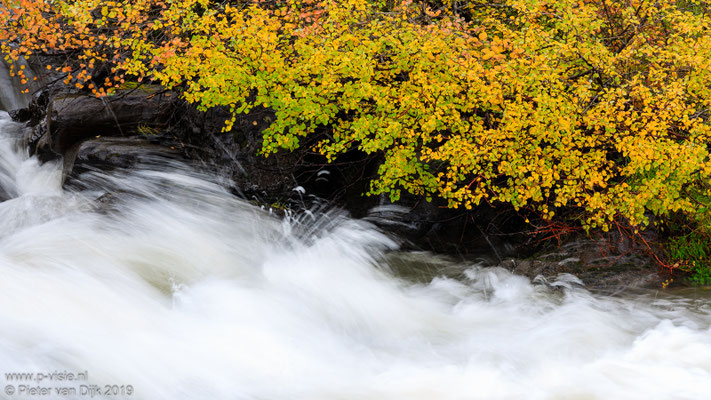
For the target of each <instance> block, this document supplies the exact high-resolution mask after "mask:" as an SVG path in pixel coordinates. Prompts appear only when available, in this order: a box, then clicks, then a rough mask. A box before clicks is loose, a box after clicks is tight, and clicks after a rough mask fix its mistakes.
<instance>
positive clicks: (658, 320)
mask: <svg viewBox="0 0 711 400" xmlns="http://www.w3.org/2000/svg"><path fill="white" fill-rule="evenodd" d="M1 118H2V121H0V125H1V126H0V130H2V132H3V133H2V137H1V138H0V185H2V186H1V187H2V192H5V193H6V194H7V197H9V198H10V199H9V200H7V201H4V202H2V203H0V327H2V329H0V373H1V374H3V375H0V381H1V382H2V386H3V387H4V386H5V385H7V384H13V385H15V386H18V385H19V384H20V383H18V382H16V381H13V382H10V381H8V380H7V378H6V377H5V376H4V374H6V373H13V372H29V373H37V372H52V371H70V372H72V371H76V372H80V371H88V372H89V382H56V381H55V382H53V381H50V380H48V379H44V380H43V381H42V382H39V383H38V382H26V383H24V384H27V385H29V386H33V387H36V386H43V387H52V388H56V387H75V388H77V389H78V388H79V385H80V384H97V385H100V387H103V386H104V385H114V384H115V385H129V384H130V385H132V387H133V388H134V390H135V391H134V392H133V394H132V395H131V396H118V397H115V396H114V398H132V399H150V400H159V399H170V400H175V399H288V400H295V399H309V400H315V399H316V400H317V399H324V400H326V399H328V400H334V399H428V400H430V399H707V398H711V331H710V330H709V326H710V323H711V315H710V313H709V304H708V303H706V302H704V301H702V300H698V301H694V300H690V299H683V298H680V299H675V298H673V297H669V298H665V299H659V300H655V299H654V298H653V297H643V298H626V299H621V298H610V297H603V296H597V295H593V294H591V293H589V292H587V291H585V290H584V289H583V288H581V287H580V286H579V285H578V284H577V283H576V280H575V279H574V278H573V277H561V280H560V281H558V282H557V283H556V285H554V286H551V285H546V284H533V283H531V282H530V281H529V280H528V279H526V278H523V277H519V276H515V275H512V274H511V273H509V272H507V271H505V270H502V269H497V268H482V267H480V266H461V268H462V270H465V271H466V273H465V276H466V278H464V279H461V280H454V279H449V278H444V277H441V278H437V279H434V280H433V281H431V282H427V283H415V282H409V281H406V280H404V279H401V278H398V277H396V276H394V275H393V273H392V272H391V271H390V268H389V267H388V265H387V261H386V260H387V258H386V257H384V254H385V253H386V252H388V251H390V250H394V249H395V248H396V244H395V243H394V242H393V241H392V240H391V239H389V238H388V237H386V236H385V235H383V234H382V233H380V232H379V231H377V230H376V229H375V228H373V227H372V226H370V225H368V224H367V223H364V222H359V221H354V220H351V219H348V218H346V217H344V216H342V215H340V214H338V213H326V214H323V215H320V216H315V217H313V218H311V217H308V216H307V217H304V218H302V219H300V220H299V221H298V222H295V220H294V219H285V220H280V219H278V218H275V217H272V216H270V215H268V213H265V212H263V211H261V210H259V209H257V208H256V207H253V206H251V205H249V204H246V203H244V202H242V201H240V200H237V199H235V198H234V197H233V196H231V195H230V194H229V192H228V191H227V190H225V189H223V188H222V187H221V186H220V185H219V184H217V183H214V182H212V181H211V180H210V179H208V178H207V177H205V176H201V175H200V174H198V173H196V172H194V171H192V170H190V169H189V168H188V167H186V166H183V165H181V164H180V163H177V162H170V161H165V160H163V161H160V160H156V161H155V162H154V163H149V164H148V165H146V166H144V167H143V168H139V169H137V170H134V171H132V172H127V171H123V172H120V171H119V172H114V173H111V174H102V173H97V172H93V173H88V174H86V175H84V176H83V177H82V183H83V185H84V186H85V188H84V189H82V190H77V191H74V192H68V191H62V190H61V188H60V183H59V181H60V176H61V174H60V171H59V166H58V165H44V166H40V165H39V164H38V163H37V162H36V160H34V159H31V158H29V157H27V155H26V152H24V151H21V150H18V149H17V146H16V141H15V139H14V138H16V137H17V135H18V134H19V129H20V128H19V127H18V126H17V125H15V124H12V123H10V122H8V121H7V116H6V115H2V116H1ZM106 192H111V193H112V195H110V196H103V197H101V196H102V195H103V194H104V193H106ZM100 197H101V199H99V198H100ZM97 199H99V200H97ZM423 257H424V256H423ZM5 396H7V395H5ZM97 397H98V396H96V397H94V398H97ZM111 397H112V396H107V398H111ZM7 398H30V396H28V395H26V396H24V397H22V396H20V395H17V394H15V395H14V396H7ZM43 398H62V399H67V398H77V399H85V398H88V396H86V395H81V393H80V392H77V395H76V396H60V395H58V394H56V393H54V392H53V393H52V394H51V395H49V396H43Z"/></svg>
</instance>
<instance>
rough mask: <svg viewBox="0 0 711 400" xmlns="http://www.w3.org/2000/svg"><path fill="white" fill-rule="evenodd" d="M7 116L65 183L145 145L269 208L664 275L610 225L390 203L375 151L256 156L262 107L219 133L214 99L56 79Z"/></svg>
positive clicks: (566, 263)
mask: <svg viewBox="0 0 711 400" xmlns="http://www.w3.org/2000/svg"><path fill="white" fill-rule="evenodd" d="M11 115H12V117H13V118H14V119H15V120H16V121H19V122H24V123H26V124H27V126H28V129H27V131H26V132H27V133H26V135H25V138H24V141H25V143H26V145H27V146H28V148H29V149H30V152H31V153H32V154H35V155H37V156H38V157H39V158H40V159H41V160H43V161H48V160H52V159H58V158H60V159H62V160H63V163H64V179H65V185H69V186H71V185H73V184H75V183H76V182H77V181H78V179H77V177H78V176H80V175H81V174H82V173H83V172H85V171H88V170H93V169H102V170H107V169H115V168H131V166H132V165H135V163H137V162H139V161H141V159H142V157H143V156H144V155H151V154H161V155H163V156H165V157H171V158H180V159H182V160H185V161H186V162H190V163H192V164H193V165H195V167H196V168H200V169H203V170H208V171H210V172H211V173H213V174H216V175H218V176H221V177H223V178H225V180H224V181H225V182H232V185H231V186H232V191H233V192H234V194H235V195H236V196H239V197H242V198H244V199H246V200H248V201H251V202H254V203H255V204H258V205H260V206H264V207H268V208H272V209H273V210H275V211H276V212H281V211H282V210H285V209H290V210H295V211H297V212H298V211H299V210H305V209H314V208H323V207H338V208H342V209H345V210H346V211H348V212H349V213H350V214H351V215H352V216H353V217H356V218H365V219H367V220H369V221H371V222H373V223H375V224H377V225H378V226H380V227H381V228H382V229H384V230H386V231H388V232H392V233H393V235H394V236H395V237H397V238H399V240H401V241H402V244H403V246H404V247H405V248H409V249H414V250H425V251H434V252H437V253H442V254H449V255H452V256H454V257H457V258H464V259H480V258H484V259H485V260H486V262H487V263H489V264H494V265H497V264H498V265H501V266H502V267H505V268H507V269H509V270H513V271H515V272H517V273H520V274H523V275H526V276H529V277H531V278H535V277H537V276H542V277H545V278H549V279H550V278H553V277H555V276H557V275H558V274H561V273H572V274H574V275H576V276H578V277H580V278H581V279H582V280H583V282H584V283H586V284H587V285H589V286H591V287H600V288H607V287H612V286H659V285H660V284H661V281H662V280H664V276H663V274H660V273H659V272H660V269H659V268H658V267H657V266H656V265H655V264H654V263H653V262H651V260H650V259H649V257H645V256H643V254H644V253H645V251H647V250H648V249H645V248H644V246H643V245H642V243H635V242H633V241H630V240H629V239H624V238H622V237H621V236H619V235H618V236H617V237H611V236H609V235H608V237H606V238H605V237H599V238H598V239H597V240H590V239H589V238H586V237H585V236H583V235H581V234H574V235H569V236H567V237H564V238H563V241H562V242H558V241H549V240H545V239H546V238H545V235H535V234H534V233H533V232H532V228H531V226H530V225H528V224H526V223H525V222H524V220H523V219H524V218H523V217H521V216H520V215H519V213H516V212H514V210H513V209H511V208H510V207H506V206H498V207H496V208H495V207H491V206H482V207H479V208H478V209H475V210H472V211H465V210H451V209H448V208H446V207H445V206H444V205H442V204H436V203H429V202H426V201H424V200H423V199H421V198H416V197H413V196H406V197H404V198H403V199H401V201H400V202H398V204H391V203H390V202H389V201H388V199H387V198H385V197H367V196H363V195H362V194H363V193H364V192H365V191H367V188H368V183H369V180H370V178H371V177H372V176H373V175H374V174H375V173H376V170H377V166H378V162H379V159H378V158H377V157H373V156H366V155H365V154H362V153H359V152H357V151H354V152H351V153H349V154H346V155H345V156H343V157H341V158H339V159H338V160H336V162H334V163H331V164H329V163H326V160H325V159H323V158H322V157H321V156H319V155H318V154H315V153H313V152H311V151H310V150H309V147H308V146H302V147H301V150H298V151H295V152H292V153H287V152H283V153H279V154H277V155H272V156H270V157H268V158H267V157H264V156H262V155H260V154H259V150H260V147H261V132H262V131H263V129H265V128H266V127H267V126H268V125H269V124H270V123H271V121H272V119H273V115H272V113H271V112H270V111H269V110H266V109H256V110H253V111H252V112H250V113H249V114H245V115H242V116H240V117H239V118H238V120H237V121H236V123H235V125H234V127H233V129H232V130H231V131H230V132H222V131H221V129H222V126H223V124H224V120H225V119H226V118H227V117H228V114H227V113H226V112H225V111H224V110H220V109H215V110H211V111H209V112H200V111H197V110H196V109H195V108H194V107H192V106H191V105H190V104H188V103H186V102H185V101H183V100H181V99H180V97H179V96H178V95H177V94H175V93H171V92H164V91H162V90H161V88H159V87H152V86H138V87H134V88H131V89H125V90H122V91H119V92H118V93H116V94H115V95H113V96H110V97H106V98H103V99H97V98H95V97H93V96H90V95H86V94H82V93H72V92H68V91H67V90H66V88H61V87H60V88H57V87H56V86H55V87H43V88H41V89H38V91H37V93H36V94H35V95H34V96H33V97H32V99H31V102H30V103H29V105H28V106H27V107H25V108H22V109H16V110H12V111H11ZM631 255H634V256H631Z"/></svg>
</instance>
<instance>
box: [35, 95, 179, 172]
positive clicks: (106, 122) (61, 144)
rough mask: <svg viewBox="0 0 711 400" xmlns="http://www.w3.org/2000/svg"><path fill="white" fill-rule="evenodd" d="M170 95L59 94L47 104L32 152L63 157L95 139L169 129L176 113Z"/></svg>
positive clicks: (48, 156) (36, 127) (46, 156)
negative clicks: (107, 95)
mask: <svg viewBox="0 0 711 400" xmlns="http://www.w3.org/2000/svg"><path fill="white" fill-rule="evenodd" d="M167 95H168V94H161V93H150V91H146V90H136V91H127V92H124V93H120V94H118V95H115V96H111V97H108V98H101V99H99V98H96V97H93V96H85V95H58V96H54V97H52V98H51V99H50V100H49V102H48V105H47V109H46V117H45V119H44V125H43V124H42V123H39V124H37V126H35V129H33V131H34V133H33V135H32V136H31V137H30V138H29V140H28V144H29V146H30V149H31V150H32V151H33V152H35V153H38V154H40V155H44V158H51V157H50V155H51V154H55V155H57V156H64V154H65V153H66V152H67V151H69V150H70V149H71V148H72V147H73V146H75V145H76V144H77V143H80V142H82V141H84V140H86V139H89V138H92V137H105V136H123V137H127V136H131V135H136V134H140V133H146V132H154V131H157V130H160V129H164V128H166V126H167V124H168V121H169V119H170V117H171V116H172V113H173V111H174V108H173V104H172V98H171V97H166V96H167Z"/></svg>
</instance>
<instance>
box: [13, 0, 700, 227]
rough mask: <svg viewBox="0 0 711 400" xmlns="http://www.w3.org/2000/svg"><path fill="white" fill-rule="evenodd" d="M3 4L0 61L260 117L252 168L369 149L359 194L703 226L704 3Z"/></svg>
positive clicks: (182, 0) (96, 85) (85, 83)
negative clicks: (282, 159) (311, 146)
mask: <svg viewBox="0 0 711 400" xmlns="http://www.w3.org/2000/svg"><path fill="white" fill-rule="evenodd" d="M3 3H4V8H2V10H0V21H2V23H3V29H2V30H1V31H0V43H1V45H2V51H3V52H4V53H5V54H7V55H8V58H7V59H8V61H9V62H13V61H14V60H17V59H18V58H19V57H21V56H31V55H36V54H44V55H49V56H54V57H66V58H67V61H66V63H65V66H64V67H63V68H60V70H59V71H56V72H61V73H63V74H65V75H64V79H65V81H66V83H68V84H71V85H73V86H76V87H77V88H85V89H89V90H92V91H93V92H94V93H95V94H97V95H99V96H102V95H106V94H108V93H110V92H111V90H112V88H113V87H116V86H117V85H119V84H120V83H121V82H123V81H124V80H135V81H139V82H141V81H143V82H148V81H153V82H158V83H160V84H162V85H163V86H165V87H166V88H171V89H179V90H181V91H182V94H183V96H184V97H185V98H186V99H187V100H188V101H189V102H192V103H195V104H197V105H198V107H200V108H201V109H208V108H210V107H215V106H226V107H228V108H229V109H231V110H232V112H233V114H238V113H243V112H248V111H249V110H250V109H252V108H253V107H255V106H264V107H267V108H270V109H272V110H274V112H275V113H276V119H275V121H274V122H273V124H272V125H271V126H270V127H269V128H268V129H267V130H266V131H265V133H264V147H263V151H264V153H266V154H267V155H268V154H270V153H273V152H275V151H277V150H279V149H295V148H297V147H298V146H299V144H300V142H301V141H302V140H303V138H304V137H307V136H313V135H316V134H318V135H320V136H318V138H319V140H320V141H319V143H318V145H317V146H316V149H317V150H318V151H319V152H321V153H322V154H324V155H325V156H327V157H328V158H329V160H333V159H335V158H336V157H337V156H338V155H339V154H342V153H344V152H346V151H349V150H351V149H360V150H362V151H364V152H366V153H377V154H380V155H382V160H383V162H382V164H381V167H380V170H379V176H378V177H377V179H375V180H374V181H373V182H372V185H371V194H382V193H387V194H389V195H390V197H391V198H392V199H394V200H395V199H397V198H399V196H400V194H401V191H402V190H405V191H408V192H410V193H413V194H416V195H423V196H425V197H427V198H431V197H432V196H438V197H440V198H443V199H446V200H447V201H448V203H449V206H450V207H459V206H463V207H466V208H471V207H473V206H475V205H477V204H479V203H480V202H481V201H488V202H506V203H511V204H513V205H514V206H515V207H517V208H521V207H527V208H534V209H536V210H538V211H539V212H540V213H542V214H543V215H544V216H545V217H547V218H551V217H553V216H554V215H555V212H556V210H557V209H560V208H562V207H566V208H569V209H570V208H572V209H578V210H580V219H581V221H582V223H583V225H584V226H585V227H588V228H589V227H598V226H599V227H603V228H606V227H607V226H608V223H609V221H612V220H614V219H617V218H624V219H627V220H628V221H629V222H630V223H631V224H632V225H644V224H646V223H648V215H649V213H652V214H655V215H661V216H663V215H666V214H668V213H669V212H682V213H687V214H689V215H694V214H695V213H699V212H703V213H706V212H708V208H707V207H708V206H709V199H710V198H711V182H710V177H711V159H710V158H709V144H711V137H710V135H711V132H710V130H709V129H710V127H709V122H708V118H709V108H710V107H711V34H710V33H709V29H710V24H711V16H709V13H708V12H709V10H708V8H707V6H706V3H705V2H703V1H694V0H686V1H682V0H679V1H663V2H655V1H646V0H616V1H612V0H487V1H475V0H473V1H469V2H444V3H443V4H444V5H441V4H440V5H438V4H436V3H435V2H430V3H429V4H430V5H431V8H428V7H427V6H426V5H425V4H424V3H423V2H418V1H402V0H389V1H375V0H340V1H331V0H323V1H316V0H287V1H230V2H216V1H208V0H165V1H158V0H132V1H105V0H81V1H77V0H54V1H40V0H11V1H3ZM449 3H456V4H460V3H461V4H464V6H462V7H460V8H458V9H454V10H453V9H452V7H450V6H448V4H449ZM49 68H52V67H51V66H50V67H49ZM101 71H109V72H110V73H109V74H108V75H107V77H105V78H104V79H103V80H101V81H96V79H95V77H96V76H97V75H99V73H100V72H101ZM14 72H15V73H18V74H22V71H20V70H15V71H14ZM104 75H106V74H104ZM233 122H234V118H233V119H232V120H228V121H226V129H227V130H229V129H230V128H231V126H232V124H233ZM323 132H327V133H325V134H324V133H323Z"/></svg>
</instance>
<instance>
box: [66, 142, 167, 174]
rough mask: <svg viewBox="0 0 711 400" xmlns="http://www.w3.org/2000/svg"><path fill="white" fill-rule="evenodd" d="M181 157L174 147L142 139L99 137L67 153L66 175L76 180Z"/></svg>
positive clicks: (79, 144) (78, 145) (76, 146)
mask: <svg viewBox="0 0 711 400" xmlns="http://www.w3.org/2000/svg"><path fill="white" fill-rule="evenodd" d="M171 147H172V148H171ZM179 154H180V153H179V151H177V150H175V147H174V146H170V147H169V146H167V145H160V144H156V143H152V142H151V141H150V140H149V139H147V138H143V137H128V138H122V137H99V138H93V139H89V140H86V141H84V142H81V143H78V144H77V145H75V146H74V147H73V148H72V149H70V150H69V151H67V152H66V153H65V155H64V173H65V176H70V177H72V178H76V177H77V176H79V175H80V174H81V173H82V172H85V171H89V170H112V169H116V168H131V167H133V166H135V165H136V164H137V163H138V162H141V161H146V160H150V159H151V158H155V157H164V158H176V157H179Z"/></svg>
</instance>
